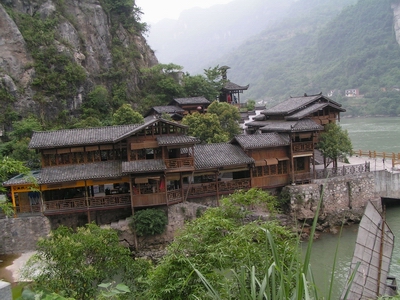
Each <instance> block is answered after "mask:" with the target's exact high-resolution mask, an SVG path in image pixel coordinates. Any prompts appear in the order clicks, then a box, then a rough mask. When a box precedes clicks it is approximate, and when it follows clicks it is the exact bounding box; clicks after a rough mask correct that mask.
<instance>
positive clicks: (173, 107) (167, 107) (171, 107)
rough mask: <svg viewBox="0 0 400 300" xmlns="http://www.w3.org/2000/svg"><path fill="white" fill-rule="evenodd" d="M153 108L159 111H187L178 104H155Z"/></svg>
mask: <svg viewBox="0 0 400 300" xmlns="http://www.w3.org/2000/svg"><path fill="white" fill-rule="evenodd" d="M152 109H153V110H154V111H155V112H156V113H158V114H162V113H183V112H185V110H184V109H182V108H180V107H179V106H176V105H164V106H153V107H152Z"/></svg>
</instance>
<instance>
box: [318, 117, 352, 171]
mask: <svg viewBox="0 0 400 300" xmlns="http://www.w3.org/2000/svg"><path fill="white" fill-rule="evenodd" d="M317 148H318V149H319V150H320V151H321V153H322V155H323V156H324V160H325V168H326V167H327V163H326V158H330V159H332V161H333V167H337V160H338V158H339V157H340V156H344V155H350V156H351V155H352V151H353V147H352V144H351V140H350V137H349V134H348V132H347V130H343V129H342V128H341V127H340V126H339V125H337V124H336V123H330V124H327V125H325V130H324V131H323V132H322V133H321V134H320V137H319V142H318V145H317Z"/></svg>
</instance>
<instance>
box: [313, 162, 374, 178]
mask: <svg viewBox="0 0 400 300" xmlns="http://www.w3.org/2000/svg"><path fill="white" fill-rule="evenodd" d="M370 170H371V169H370V163H369V162H366V163H364V164H360V165H349V166H342V167H339V168H330V169H322V170H316V171H315V173H314V178H315V179H324V178H330V177H338V176H345V175H350V174H351V175H354V174H361V173H366V172H370Z"/></svg>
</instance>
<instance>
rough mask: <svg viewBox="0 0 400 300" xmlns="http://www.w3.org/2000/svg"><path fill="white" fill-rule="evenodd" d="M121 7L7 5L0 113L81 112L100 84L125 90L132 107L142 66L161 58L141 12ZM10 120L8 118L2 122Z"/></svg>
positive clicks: (68, 2) (0, 49)
mask: <svg viewBox="0 0 400 300" xmlns="http://www.w3.org/2000/svg"><path fill="white" fill-rule="evenodd" d="M107 3H108V4H109V7H107V6H106V5H105V4H107ZM126 3H129V1H126ZM116 5H117V4H114V2H113V1H110V0H100V1H99V0H64V1H62V0H54V1H52V0H48V1H43V0H32V1H31V0H0V32H1V35H0V108H2V110H3V111H7V110H9V111H16V112H17V114H18V115H19V116H22V117H24V116H26V115H27V114H28V113H34V114H35V115H38V116H42V117H44V118H47V119H49V118H50V119H51V118H57V117H59V114H61V113H62V112H64V114H65V112H66V111H67V112H68V113H70V114H71V113H72V114H74V113H75V112H76V111H77V110H78V109H79V108H80V107H81V105H82V103H83V102H84V101H86V99H87V95H88V93H89V92H90V91H91V90H93V88H94V87H95V86H97V85H102V86H104V87H106V88H107V89H108V90H109V92H110V93H112V91H113V89H114V90H115V88H116V87H119V93H121V90H122V92H123V93H124V94H125V96H126V98H125V99H127V100H128V101H131V102H132V101H133V100H134V97H133V96H132V95H135V94H137V91H138V89H140V69H141V68H148V67H151V66H154V65H155V64H157V63H158V61H157V58H156V56H155V55H154V52H153V51H152V50H151V49H150V47H149V46H148V44H147V43H146V40H145V38H144V37H143V32H144V26H143V24H141V23H140V19H138V18H136V19H134V16H132V11H135V10H134V9H133V10H132V7H131V8H129V7H128V9H127V8H126V7H122V8H121V7H116ZM127 11H128V12H127ZM139 15H140V14H137V16H139ZM141 26H142V27H141ZM125 96H124V97H125ZM14 118H15V117H14ZM9 121H10V120H7V117H3V119H2V120H0V123H3V124H1V125H3V126H4V125H7V122H9Z"/></svg>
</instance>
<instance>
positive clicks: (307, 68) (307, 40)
mask: <svg viewBox="0 0 400 300" xmlns="http://www.w3.org/2000/svg"><path fill="white" fill-rule="evenodd" d="M272 2H273V1H265V3H262V2H261V1H255V2H254V4H253V2H252V1H251V0H249V1H242V0H237V1H234V2H232V3H231V6H229V5H219V6H216V7H212V8H210V11H209V10H208V9H205V10H198V9H193V10H191V11H186V12H185V14H182V15H181V17H180V19H179V20H178V21H171V20H170V21H168V22H169V23H170V24H171V26H172V24H175V25H174V26H176V27H175V28H181V31H179V30H178V29H177V31H176V32H175V34H173V32H174V31H168V30H167V27H165V30H166V31H165V32H168V33H169V34H165V35H164V43H163V45H164V46H163V48H158V49H160V50H157V47H156V46H155V45H157V43H156V41H155V37H156V36H155V35H154V32H155V31H153V30H155V28H156V27H153V28H152V31H151V38H150V39H148V40H149V41H150V45H151V47H152V48H154V50H155V51H156V55H157V57H158V58H159V60H160V62H162V63H170V62H173V63H176V64H179V65H182V66H184V68H185V69H184V70H185V71H189V72H199V73H201V72H202V70H203V69H206V68H208V67H213V66H216V65H220V66H222V65H227V66H229V67H231V70H229V71H228V78H229V79H230V80H232V81H233V82H235V83H237V84H240V85H246V84H250V88H249V90H248V91H247V92H245V95H244V97H243V98H244V99H254V100H264V101H266V102H267V106H271V105H273V104H275V103H277V102H279V101H281V100H283V99H286V98H288V97H290V96H295V95H302V94H304V93H308V94H312V93H319V92H323V93H324V94H328V93H332V96H331V97H332V99H334V100H336V101H339V102H340V103H342V104H344V105H345V107H346V109H347V110H348V114H351V115H377V114H379V115H397V114H399V113H400V93H399V92H398V91H399V90H400V88H399V86H400V70H399V66H400V47H399V44H398V42H397V40H396V35H397V36H399V35H400V29H399V28H398V27H400V26H399V25H398V24H400V21H399V20H400V1H399V0H381V1H375V0H359V1H357V0H340V1H338V0H336V1H335V0H299V1H285V2H281V3H275V4H274V5H272V4H273V3H272ZM235 5H236V7H240V6H241V7H242V11H240V13H239V15H240V16H239V17H236V19H235V17H233V16H234V15H235V14H234V11H233V10H230V9H231V8H232V7H235ZM244 8H246V9H244ZM251 8H253V10H252V9H251ZM211 11H213V12H215V13H216V14H217V15H218V11H219V12H220V15H219V16H220V18H221V17H223V16H226V15H230V16H231V17H230V19H231V20H233V21H232V22H231V23H230V24H231V25H232V27H230V28H229V27H228V25H229V24H227V23H226V22H221V21H220V19H219V20H218V21H215V20H214V19H215V18H216V17H214V18H212V21H209V22H203V26H201V24H200V23H197V22H195V20H197V19H196V18H199V19H201V20H203V21H204V20H206V19H207V17H206V16H211V13H210V12H211ZM251 11H252V12H253V17H251V16H252V13H251ZM261 11H262V13H260V12H261ZM267 13H268V14H269V15H268V16H271V17H266V15H267ZM244 16H246V17H244ZM241 17H243V18H241ZM184 19H185V20H187V21H186V22H183V20H184ZM223 19H224V20H225V19H226V18H225V17H223ZM244 19H245V20H246V22H239V21H238V20H244ZM189 20H192V22H190V21H189ZM221 23H222V25H221ZM228 23H229V22H228ZM179 24H180V25H179ZM194 24H197V27H196V30H193V31H191V28H194V27H195V26H194ZM204 24H206V25H204ZM209 24H212V26H211V28H210V27H209V26H208V25H209ZM184 25H185V26H184ZM169 28H172V27H169ZM213 29H214V31H215V35H214V34H213ZM157 30H161V29H160V28H158V29H157ZM170 30H172V29H170ZM222 32H225V33H226V32H229V33H230V34H231V35H230V36H229V37H226V36H223V35H222ZM179 33H182V35H181V34H179ZM183 33H184V34H185V35H184V36H185V38H184V39H183V38H182V37H183ZM217 33H219V38H220V39H219V40H218V39H214V37H215V36H218V34H217ZM246 34H247V36H246ZM222 37H223V38H222ZM170 49H173V51H172V54H169V53H170V52H169V50H170ZM192 70H195V71H192ZM346 89H357V90H359V93H360V96H359V97H356V98H351V99H350V98H346V97H344V93H345V90H346Z"/></svg>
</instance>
